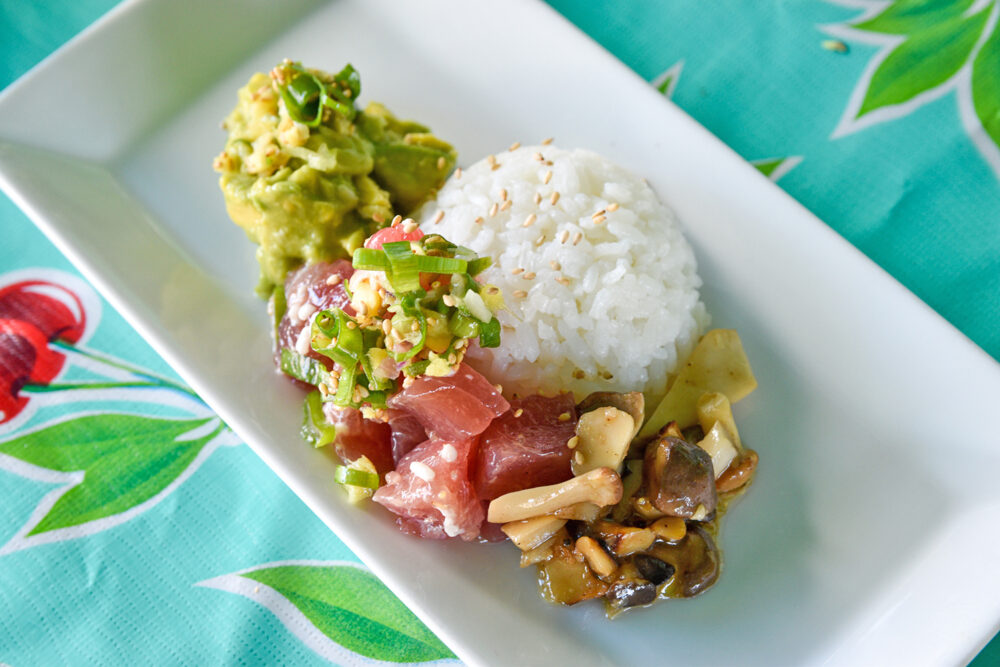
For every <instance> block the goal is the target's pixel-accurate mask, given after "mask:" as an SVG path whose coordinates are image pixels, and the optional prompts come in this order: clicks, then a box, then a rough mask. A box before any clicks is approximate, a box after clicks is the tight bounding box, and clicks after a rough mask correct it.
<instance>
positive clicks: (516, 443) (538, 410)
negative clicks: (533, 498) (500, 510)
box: [474, 393, 576, 500]
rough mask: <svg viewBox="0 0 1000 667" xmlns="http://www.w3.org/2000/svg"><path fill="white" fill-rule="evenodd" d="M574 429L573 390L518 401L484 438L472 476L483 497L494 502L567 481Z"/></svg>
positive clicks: (487, 430)
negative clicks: (536, 487) (570, 445)
mask: <svg viewBox="0 0 1000 667" xmlns="http://www.w3.org/2000/svg"><path fill="white" fill-rule="evenodd" d="M560 415H565V416H564V417H563V419H562V420H560ZM575 433H576V406H575V404H574V400H573V394H568V393H567V394H559V395H558V396H553V397H552V398H546V397H545V396H527V397H525V398H523V399H514V400H513V401H512V402H511V405H510V410H509V411H507V412H506V413H504V414H503V416H501V417H499V418H497V419H496V420H494V422H493V423H492V424H490V425H489V428H487V429H486V431H485V432H483V435H482V438H481V440H480V444H479V452H478V454H477V463H476V473H475V477H474V480H475V485H476V490H477V491H478V493H479V497H480V498H484V499H487V500H491V499H493V498H497V497H499V496H502V495H503V494H505V493H510V492H511V491H520V490H521V489H530V488H531V487H534V486H543V485H545V484H555V483H557V482H562V481H564V480H567V479H569V478H570V477H572V476H573V473H572V471H571V470H570V454H572V452H571V451H570V449H569V448H568V447H567V446H566V442H567V441H568V440H569V439H570V438H572V437H573V435H574V434H575Z"/></svg>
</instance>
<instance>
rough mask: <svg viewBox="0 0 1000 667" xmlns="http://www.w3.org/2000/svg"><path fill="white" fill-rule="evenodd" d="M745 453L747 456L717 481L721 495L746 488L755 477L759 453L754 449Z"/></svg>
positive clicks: (717, 487)
mask: <svg viewBox="0 0 1000 667" xmlns="http://www.w3.org/2000/svg"><path fill="white" fill-rule="evenodd" d="M745 451H746V454H745V455H744V456H743V457H742V458H741V459H740V460H739V461H737V462H736V464H735V465H732V466H730V467H729V469H728V470H726V471H725V472H724V473H723V474H722V475H721V476H720V477H719V478H718V479H717V480H716V481H715V488H716V489H718V491H719V492H720V493H725V492H728V491H735V490H736V489H739V488H741V487H743V486H746V484H747V482H749V481H750V479H751V478H752V477H753V474H754V471H755V470H756V469H757V452H755V451H754V450H752V449H747V450H745Z"/></svg>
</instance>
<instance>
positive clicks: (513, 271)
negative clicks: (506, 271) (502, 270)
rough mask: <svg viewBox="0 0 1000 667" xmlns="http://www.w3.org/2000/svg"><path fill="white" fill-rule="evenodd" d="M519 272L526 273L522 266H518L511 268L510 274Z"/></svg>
mask: <svg viewBox="0 0 1000 667" xmlns="http://www.w3.org/2000/svg"><path fill="white" fill-rule="evenodd" d="M519 273H524V269H522V268H521V267H520V266H519V267H517V268H516V269H511V270H510V275H512V276H516V275H517V274H519Z"/></svg>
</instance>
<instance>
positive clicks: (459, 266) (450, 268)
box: [417, 255, 469, 273]
mask: <svg viewBox="0 0 1000 667" xmlns="http://www.w3.org/2000/svg"><path fill="white" fill-rule="evenodd" d="M468 265H469V263H468V262H466V261H465V260H464V259H455V258H454V257H437V256H428V255H417V269H418V270H419V271H420V272H421V273H465V271H466V269H467V267H468Z"/></svg>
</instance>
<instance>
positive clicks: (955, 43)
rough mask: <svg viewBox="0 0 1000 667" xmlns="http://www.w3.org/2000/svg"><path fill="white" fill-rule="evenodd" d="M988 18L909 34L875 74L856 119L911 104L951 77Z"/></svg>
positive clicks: (960, 19)
mask: <svg viewBox="0 0 1000 667" xmlns="http://www.w3.org/2000/svg"><path fill="white" fill-rule="evenodd" d="M988 16H989V12H988V11H986V10H983V11H980V12H979V13H978V14H975V15H973V16H971V17H968V18H964V17H962V16H961V15H959V16H956V17H953V18H949V19H948V20H946V21H943V22H940V23H938V22H930V23H928V24H927V25H926V26H925V28H924V29H922V30H919V31H916V32H914V33H913V34H911V35H910V36H909V37H908V38H907V39H906V40H905V41H904V42H903V43H902V44H900V45H899V46H897V47H896V48H895V49H893V51H892V53H890V54H889V56H888V57H887V58H886V59H885V60H884V61H883V62H882V64H881V65H879V67H878V69H877V70H875V74H874V75H873V76H872V79H871V83H869V84H868V91H867V93H866V94H865V99H864V101H863V102H862V103H861V109H859V111H858V117H859V118H860V117H861V116H863V115H865V114H866V113H868V112H870V111H874V110H875V109H880V108H882V107H885V106H889V105H893V104H902V103H903V102H906V101H908V100H912V99H913V98H914V97H916V96H917V95H919V94H920V93H922V92H924V91H926V90H930V89H931V88H935V87H937V86H939V85H941V84H942V83H944V82H945V81H947V80H948V79H950V78H951V77H952V76H954V75H955V73H956V72H958V70H959V68H961V67H962V65H964V64H965V63H966V61H968V59H969V55H970V54H971V53H972V49H973V47H974V46H975V45H976V41H977V40H978V39H979V36H980V35H981V34H982V31H983V26H984V25H985V24H986V19H987V17H988Z"/></svg>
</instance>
